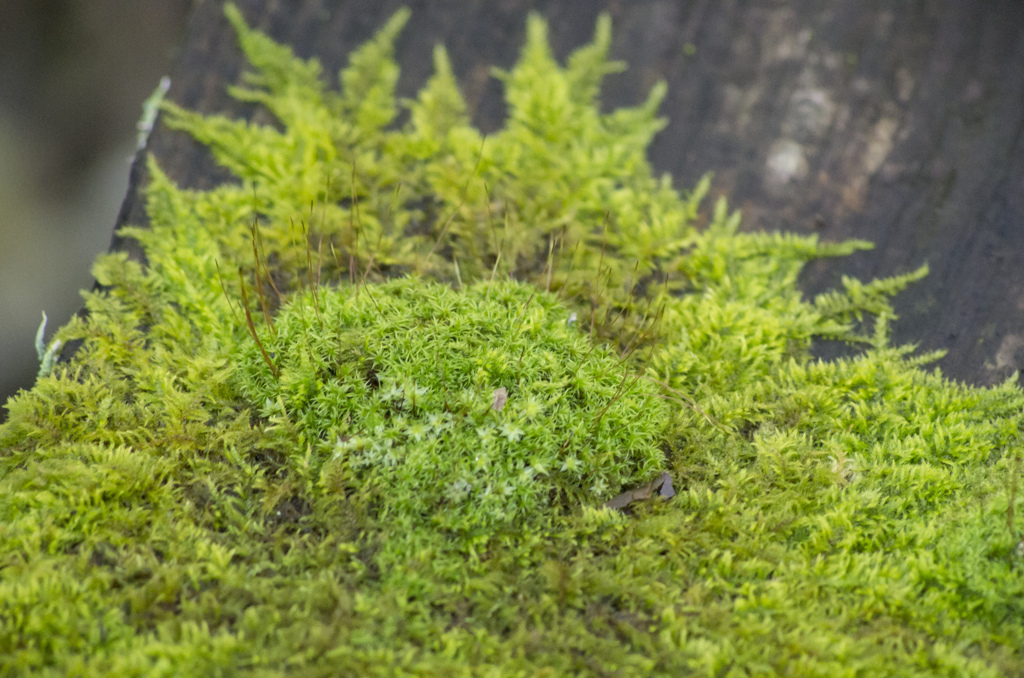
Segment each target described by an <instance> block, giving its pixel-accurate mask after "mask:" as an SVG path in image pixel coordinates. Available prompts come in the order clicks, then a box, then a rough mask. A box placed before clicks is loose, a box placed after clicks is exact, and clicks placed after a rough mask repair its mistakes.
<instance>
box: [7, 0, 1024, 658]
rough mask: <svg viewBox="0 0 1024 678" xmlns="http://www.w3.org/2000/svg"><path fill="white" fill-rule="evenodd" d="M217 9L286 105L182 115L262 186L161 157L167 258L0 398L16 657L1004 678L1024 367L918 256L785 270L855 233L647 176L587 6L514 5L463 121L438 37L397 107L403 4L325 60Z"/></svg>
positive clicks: (93, 313) (112, 258)
mask: <svg viewBox="0 0 1024 678" xmlns="http://www.w3.org/2000/svg"><path fill="white" fill-rule="evenodd" d="M227 11H228V16H229V18H231V20H232V22H233V23H234V25H235V26H236V28H237V30H238V34H239V41H240V44H241V45H242V48H243V50H244V51H245V53H246V56H247V57H248V59H249V60H250V62H251V63H252V64H253V66H254V72H253V73H251V74H249V75H248V76H247V78H246V87H241V88H235V89H233V90H232V92H233V93H234V94H235V95H236V96H239V97H241V98H244V99H247V100H251V101H255V102H258V103H260V104H261V105H263V106H265V107H266V108H267V109H268V110H269V111H270V112H271V113H272V114H273V115H275V116H276V117H277V118H278V121H279V122H280V125H278V126H276V127H269V126H260V125H254V124H249V123H245V122H240V121H235V120H228V119H226V118H223V117H217V116H213V117H209V118H204V117H202V116H198V115H196V114H194V113H190V112H188V111H184V110H182V109H180V108H177V107H175V106H173V105H167V106H166V107H165V109H164V113H165V116H166V122H167V123H168V124H170V125H172V126H174V127H176V128H179V129H182V130H184V131H186V132H188V133H190V134H192V135H193V136H195V137H196V138H198V139H200V140H201V141H203V142H204V143H207V144H209V145H210V147H211V149H212V151H213V153H214V156H215V157H216V158H217V159H218V160H219V161H220V162H221V163H223V164H224V165H225V166H226V167H227V168H228V169H230V170H231V171H232V172H234V173H235V174H236V175H237V176H239V177H240V178H241V179H243V180H244V182H245V185H225V186H222V187H219V188H216V189H215V190H212V191H206V192H190V191H184V190H181V189H179V188H178V187H177V186H175V185H174V183H173V182H172V181H171V180H170V179H169V178H168V177H167V176H166V175H165V174H163V173H162V172H161V171H160V168H159V167H158V166H157V165H156V163H155V162H153V163H151V165H150V169H151V182H150V184H149V187H148V210H149V214H150V218H151V228H149V229H126V230H125V232H126V233H130V234H133V235H134V236H135V237H136V238H138V240H139V241H140V242H141V244H142V246H143V247H144V248H145V252H146V259H147V266H146V267H145V268H143V267H141V266H139V265H138V264H136V263H134V262H131V261H128V260H127V258H126V257H125V256H124V255H104V256H102V257H100V259H99V260H98V261H97V264H96V266H95V268H94V271H95V274H96V277H97V280H98V281H99V282H100V283H101V284H102V285H103V286H104V288H103V290H102V291H98V292H91V293H87V294H86V295H85V297H86V305H87V307H88V309H89V317H88V319H86V320H81V319H79V320H74V321H73V322H72V323H70V324H69V325H68V326H66V327H64V328H63V329H61V330H60V331H59V332H58V337H57V339H58V340H61V341H65V342H68V341H72V340H81V341H82V347H81V349H80V350H79V351H78V352H77V354H76V355H75V356H74V358H73V359H72V360H71V361H70V362H66V363H63V364H58V365H57V366H56V367H55V368H54V369H53V372H52V373H51V374H49V375H48V376H43V377H41V378H40V379H39V380H38V382H37V384H36V385H35V387H34V388H33V389H32V390H31V391H30V392H27V393H22V394H20V395H19V396H17V397H16V398H14V399H12V400H11V401H10V402H9V403H8V404H7V407H8V410H9V413H10V416H9V420H8V422H7V423H6V424H5V425H3V426H2V427H0V673H4V674H13V675H18V674H32V675H69V674H70V675H75V674H86V675H112V674H113V675H116V674H124V675H260V676H267V675H284V674H299V675H325V676H326V675H330V676H334V675H380V674H386V675H439V674H451V675H474V676H475V675H495V676H506V675H544V674H555V675H637V676H639V675H767V674H773V673H782V674H799V675H822V676H836V675H900V676H910V675H928V676H933V675H977V676H997V675H1017V674H1020V673H1022V672H1024V657H1022V653H1021V648H1022V647H1024V622H1022V620H1024V578H1022V570H1024V545H1022V544H1024V538H1022V537H1024V535H1022V531H1021V527H1020V517H1019V516H1020V514H1021V511H1022V510H1024V499H1022V498H1021V496H1020V494H1021V493H1020V492H1018V485H1019V480H1020V476H1021V472H1022V466H1024V462H1022V459H1024V450H1022V440H1021V431H1022V430H1024V394H1022V392H1021V389H1020V388H1019V387H1018V386H1017V384H1016V383H1014V382H1012V381H1010V382H1007V383H1006V384H1004V385H1002V386H1000V387H998V388H992V389H977V388H968V387H965V386H961V385H958V384H954V383H950V382H948V381H946V380H945V379H943V378H942V376H941V374H939V373H938V372H937V371H934V372H927V371H926V370H925V369H924V368H925V366H927V364H928V363H929V361H931V360H932V359H934V357H935V356H934V355H925V356H916V355H914V354H913V349H912V348H908V347H893V346H891V345H890V341H889V332H888V323H889V321H890V320H891V318H892V309H891V307H890V305H889V301H888V299H889V297H890V296H891V295H892V294H894V293H896V292H898V291H899V290H900V289H902V288H903V287H904V286H906V285H907V284H909V283H911V282H912V281H913V280H914V279H916V278H918V277H920V276H921V275H923V274H924V272H925V271H924V269H920V270H917V271H911V272H908V273H905V274H903V275H900V276H896V277H894V278H890V279H886V280H880V281H874V282H869V283H862V282H860V281H856V280H844V281H843V289H842V290H838V291H834V292H829V293H826V294H822V295H820V296H819V297H817V298H815V299H805V298H804V296H803V295H802V294H801V293H800V291H799V289H798V288H797V286H796V280H797V276H798V275H799V273H800V271H801V269H802V267H803V266H804V264H805V263H806V262H807V261H809V260H811V259H813V258H815V257H821V256H838V255H842V254H847V253H849V252H852V251H854V250H856V249H861V248H864V247H867V246H868V245H867V244H866V243H862V242H850V243H841V244H836V245H824V244H821V243H819V242H818V241H817V240H816V239H815V238H813V237H800V236H794V235H784V234H761V233H743V232H740V231H739V229H738V227H739V220H740V217H739V215H738V214H736V213H730V212H729V210H728V208H727V206H726V204H725V201H724V200H720V201H719V202H718V203H717V204H716V205H715V206H714V209H713V210H710V211H709V212H708V213H707V214H705V215H701V214H700V213H699V206H700V202H701V199H702V197H703V196H704V195H705V193H706V192H707V190H708V185H709V184H708V182H707V181H703V182H701V184H700V185H698V186H697V187H696V188H695V189H694V191H693V192H692V193H691V194H689V195H688V196H680V195H679V194H677V193H676V192H675V190H673V189H672V187H671V183H670V182H669V181H668V180H667V179H664V178H663V179H657V178H655V177H653V176H652V174H651V171H650V168H649V167H648V165H647V163H646V161H645V159H644V149H645V146H646V144H647V143H648V142H649V141H650V139H651V137H652V135H653V134H654V133H655V132H656V131H657V129H658V128H659V126H660V125H661V124H662V123H661V121H660V120H658V119H657V118H656V108H657V103H658V100H659V97H660V94H661V92H662V88H661V87H660V86H659V87H657V88H655V90H654V91H653V92H652V95H651V97H650V99H649V100H648V101H647V102H646V103H645V104H644V105H642V106H640V107H638V108H635V109H625V110H617V111H612V112H610V113H602V112H600V111H599V110H598V107H597V105H596V102H597V93H598V90H599V87H600V82H601V78H602V76H603V75H604V74H605V73H607V72H609V71H611V70H615V69H617V68H619V66H618V65H616V64H611V63H608V62H607V60H606V56H607V49H608V44H609V40H610V38H609V36H610V26H609V22H608V21H607V20H606V19H602V20H601V21H600V22H599V23H598V26H597V30H596V31H595V39H594V42H593V43H592V44H590V45H586V46H584V47H582V48H580V49H579V50H577V51H576V52H575V53H574V54H573V55H572V56H571V57H570V59H569V62H568V64H567V65H566V67H564V68H563V67H561V66H559V65H558V64H557V63H555V61H554V59H553V58H552V57H551V53H550V50H549V48H548V46H547V42H546V40H545V36H544V31H545V27H544V23H543V21H542V20H540V19H539V18H537V17H533V18H531V19H530V22H529V26H528V31H527V35H528V39H527V44H526V46H525V48H524V50H523V54H522V57H521V58H520V60H519V62H518V63H517V64H516V65H515V67H514V68H512V69H511V70H510V71H508V72H503V73H499V76H500V77H501V78H502V80H503V82H504V83H505V86H506V98H507V102H508V110H509V119H508V123H507V124H506V126H505V128H504V129H503V130H501V131H500V132H498V133H496V134H494V135H492V136H489V137H488V140H487V142H486V143H482V142H481V139H482V137H481V135H480V134H479V132H477V131H476V130H475V129H473V128H472V126H471V125H470V124H469V121H468V119H467V116H466V112H465V105H464V103H463V101H462V98H461V95H460V94H459V91H458V88H457V86H456V83H455V81H454V78H453V77H452V74H451V69H450V68H449V66H448V63H447V59H446V57H445V55H444V51H443V49H441V48H438V50H437V51H436V53H435V64H436V66H437V68H436V73H435V75H434V76H433V77H432V78H431V79H430V81H429V82H428V83H427V84H426V85H425V87H424V89H423V90H422V91H421V92H420V94H419V95H418V96H417V97H416V99H415V100H414V101H412V102H410V103H409V104H408V106H409V109H410V116H409V119H408V122H407V123H406V124H403V125H396V124H394V120H395V115H396V112H397V110H398V108H397V105H396V103H395V98H394V84H395V82H396V80H397V66H396V64H395V63H394V60H393V58H392V51H393V49H392V45H393V41H394V39H395V36H396V35H397V33H398V31H399V29H400V28H401V25H402V23H403V21H404V20H405V17H406V16H407V14H406V13H404V12H403V13H399V14H398V15H396V17H395V18H394V19H392V20H391V21H390V22H389V23H388V24H387V25H386V26H385V27H384V28H383V29H382V30H381V32H380V33H379V34H378V36H377V37H376V38H375V39H374V40H372V41H371V42H369V43H368V44H367V45H365V46H363V47H362V48H360V49H359V50H357V52H355V53H354V54H353V56H352V58H351V61H350V65H349V66H348V67H346V68H345V69H344V70H343V71H342V73H341V74H340V77H339V81H340V83H341V86H342V87H341V91H340V92H334V91H332V90H330V89H329V88H328V87H326V86H325V85H324V83H323V82H322V79H321V70H320V67H319V64H317V63H316V62H315V61H314V60H311V61H301V60H298V59H295V58H294V56H293V55H292V54H291V53H290V51H289V50H288V49H287V48H285V47H281V46H279V45H276V44H274V43H273V42H272V41H270V40H269V39H268V38H267V37H266V36H263V35H261V34H260V33H258V32H256V31H253V30H251V29H249V28H248V27H247V26H245V24H244V22H243V21H242V20H241V17H240V15H239V13H238V12H237V10H235V9H233V8H232V7H231V6H230V5H229V6H228V10H227ZM311 204H313V205H314V207H313V209H310V205H311ZM257 216H258V222H257V221H256V218H257ZM698 226H699V227H698ZM218 262H219V266H218ZM236 270H237V271H240V273H241V274H240V275H239V276H238V277H237V278H236V277H235V275H234V273H235V271H236ZM222 273H223V274H224V275H223V276H222ZM228 273H230V275H228ZM395 278H397V279H395ZM509 278H514V279H515V280H518V281H520V282H519V283H512V282H509ZM389 279H395V280H390V281H389ZM456 290H457V291H456ZM278 291H279V293H278ZM239 303H241V304H242V306H243V307H244V308H242V309H241V311H242V312H239V309H238V305H239ZM563 306H564V308H563ZM573 314H575V317H576V318H578V320H577V321H576V322H575V323H574V322H572V318H573V317H574V316H573ZM581 328H582V329H585V332H581V331H580V329H581ZM821 337H825V338H829V339H837V340H841V341H846V342H848V343H850V344H851V345H852V346H853V347H854V351H853V355H852V357H849V358H844V359H839V360H835V361H830V362H825V361H820V360H815V359H814V358H813V357H812V355H811V346H812V342H813V341H814V340H815V339H816V338H821ZM261 348H262V351H261ZM264 353H265V355H264ZM502 388H504V389H505V391H504V395H505V397H506V402H505V404H504V405H503V406H502V407H501V409H500V411H499V410H498V409H497V407H496V404H497V403H498V401H500V398H498V396H497V393H496V392H499V391H500V389H502ZM651 389H655V390H653V391H652V390H651ZM654 396H657V400H655V399H654ZM389 455H390V456H389ZM662 468H664V469H666V470H667V471H668V472H670V473H671V475H672V477H673V480H674V484H675V486H676V489H677V490H678V495H677V496H676V497H675V498H674V499H672V500H671V501H668V502H660V501H656V502H640V503H637V504H634V505H632V506H630V507H629V509H628V512H626V513H618V512H613V511H610V510H608V509H603V508H599V502H600V501H601V500H602V499H604V498H606V497H607V496H608V494H611V493H614V492H616V491H617V490H618V489H620V488H619V487H616V485H626V486H629V485H630V484H631V483H633V482H636V481H641V480H647V479H648V478H650V476H651V475H653V474H654V472H656V471H658V470H660V469H662ZM602 482H603V483H604V484H603V485H602ZM499 488H500V490H501V491H500V492H498V491H496V490H498V489H499ZM488 490H491V491H490V492H489V491H488ZM506 492H507V494H506Z"/></svg>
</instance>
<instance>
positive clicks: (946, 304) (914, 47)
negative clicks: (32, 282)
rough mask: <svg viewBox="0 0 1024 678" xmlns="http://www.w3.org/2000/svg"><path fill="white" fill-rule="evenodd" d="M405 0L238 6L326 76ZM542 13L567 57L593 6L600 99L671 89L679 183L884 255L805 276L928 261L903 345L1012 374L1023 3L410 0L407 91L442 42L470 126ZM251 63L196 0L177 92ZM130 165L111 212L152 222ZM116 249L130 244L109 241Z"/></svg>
mask: <svg viewBox="0 0 1024 678" xmlns="http://www.w3.org/2000/svg"><path fill="white" fill-rule="evenodd" d="M405 4H407V3H403V2H399V1H396V0H388V1H385V2H381V1H378V0H346V2H341V3H327V2H324V1H323V0H303V1H302V2H295V3H274V2H267V1H266V0H243V1H241V2H239V7H240V8H241V9H242V11H243V13H244V15H245V17H246V19H247V20H248V21H249V22H250V23H251V24H252V25H254V26H256V27H258V28H260V29H261V30H264V31H266V32H267V33H268V34H269V35H270V36H271V37H273V38H275V39H276V40H278V41H281V42H283V43H286V44H289V45H292V46H293V47H294V49H295V50H296V53H297V54H298V55H299V56H302V57H304V58H308V57H310V56H313V55H315V56H317V57H318V58H319V59H320V60H321V62H322V63H323V65H324V67H325V72H326V73H335V72H337V71H338V69H339V68H341V67H342V66H343V65H344V63H345V58H346V55H347V54H348V53H349V52H350V51H351V50H352V48H354V47H355V46H357V45H359V44H361V43H363V42H364V41H365V40H367V39H368V38H369V37H370V36H371V35H372V33H373V31H374V30H376V28H377V27H379V26H380V25H382V23H383V22H384V21H385V20H386V18H387V17H389V16H391V15H392V13H393V12H394V11H395V10H396V9H397V8H398V7H400V6H403V5H405ZM532 9H534V10H538V11H540V12H541V13H542V14H543V15H544V16H545V17H546V18H547V19H548V20H549V22H550V34H551V36H550V37H551V42H552V46H553V49H554V51H555V54H556V55H557V56H558V57H559V58H562V57H564V56H565V55H566V54H567V53H568V52H569V51H570V50H571V49H572V48H573V47H575V46H577V45H580V44H583V43H585V42H586V41H587V40H588V39H589V38H590V36H591V33H592V30H593V26H594V21H595V19H596V17H597V15H598V13H600V12H601V11H608V12H609V13H610V14H611V17H612V21H613V24H614V26H615V31H614V41H613V43H612V50H611V52H612V54H611V55H612V57H613V58H616V59H622V60H623V61H625V62H626V63H628V64H629V70H628V71H627V72H625V73H622V74H613V75H611V76H610V77H609V78H608V79H607V81H606V84H605V87H604V92H603V99H604V103H605V105H606V107H608V108H615V107H619V106H623V105H630V104H632V103H633V102H636V101H639V100H642V99H643V98H644V97H645V96H646V93H647V92H648V91H649V90H650V88H651V86H652V84H653V83H654V82H656V81H657V80H659V79H665V80H667V82H668V96H667V98H666V99H665V101H664V103H663V105H662V107H661V114H662V115H664V116H666V117H667V118H668V121H669V124H668V126H667V127H666V128H665V130H663V131H662V132H661V133H660V134H659V136H658V137H657V138H656V140H655V143H654V144H653V146H652V148H651V151H650V158H651V161H652V163H653V165H654V167H655V170H656V171H658V172H669V173H671V174H672V176H673V177H674V180H675V182H676V186H677V188H681V189H682V188H687V187H690V186H692V185H694V184H695V183H696V181H697V179H698V178H699V177H700V176H701V175H703V174H704V173H705V172H708V171H711V172H714V181H713V189H712V193H713V194H722V195H726V196H728V198H729V200H730V202H731V203H732V204H734V205H736V206H738V207H740V208H741V209H742V210H743V212H744V221H743V228H744V229H745V230H759V229H770V230H775V229H781V230H786V231H790V232H796V233H814V232H817V233H818V234H819V235H820V236H821V237H822V239H824V240H832V241H836V240H843V239H847V238H851V237H855V238H860V239H864V240H869V241H871V242H874V243H876V249H874V250H873V251H869V252H862V253H859V254H857V255H855V256H852V257H848V258H844V259H842V260H829V261H827V262H819V263H816V264H813V265H812V266H810V267H809V268H808V270H807V271H805V273H804V276H803V279H804V284H805V289H807V290H808V291H809V292H817V291H820V290H822V289H825V288H827V287H831V286H833V285H835V284H836V283H837V282H838V279H839V277H840V276H841V275H854V276H856V277H858V278H861V279H869V278H872V277H880V276H887V275H893V274H900V273H904V272H907V271H909V270H913V269H916V268H917V267H919V266H920V265H921V264H923V263H926V262H927V263H928V264H929V267H930V271H931V273H930V275H929V276H928V277H927V278H926V279H925V280H923V281H921V282H919V283H917V284H916V285H913V286H912V287H911V288H910V289H909V290H908V291H907V292H906V293H904V294H903V295H901V296H900V297H899V298H898V299H897V300H896V310H897V312H898V313H899V315H900V319H899V321H897V322H896V323H895V325H894V338H895V340H896V342H897V343H902V342H917V343H919V344H920V346H921V347H922V349H925V350H935V349H941V350H946V351H948V354H947V356H946V357H945V358H944V359H943V360H941V361H940V362H939V366H940V367H941V368H942V369H943V371H944V373H946V374H947V375H948V376H951V377H953V378H956V379H962V380H965V381H968V382H972V383H995V382H997V381H1000V380H1001V379H1003V378H1005V377H1007V376H1009V375H1011V374H1013V373H1014V372H1016V371H1017V370H1018V369H1020V368H1021V367H1024V315H1022V314H1021V312H1020V309H1021V308H1022V307H1024V238H1021V237H1019V231H1020V229H1021V228H1024V189H1022V186H1024V135H1022V134H1021V130H1022V129H1024V108H1022V107H1021V105H1020V102H1021V101H1022V98H1024V69H1022V68H1021V64H1022V63H1024V5H1022V4H1021V3H1019V2H1015V1H1014V0H996V1H994V2H990V1H988V0H984V1H982V0H975V1H973V2H961V3H948V2H941V1H940V0H930V1H928V2H919V3H899V4H895V5H892V4H889V3H878V2H867V3H865V2H862V0H825V1H819V0H815V1H813V2H811V1H809V0H804V1H802V2H790V3H781V4H780V3H777V2H770V1H768V0H757V1H753V2H742V3H714V2H677V1H676V0H650V1H646V2H627V3H618V2H578V1H576V0H573V1H572V2H559V1H541V2H527V1H524V0H498V1H491V0H488V1H487V2H482V1H473V2H470V1H466V2H458V3H427V2H415V3H412V10H413V12H412V18H411V22H410V25H409V27H408V28H407V30H405V31H404V33H403V35H402V36H401V37H400V39H399V41H398V44H397V58H398V61H399V63H400V65H401V67H402V73H401V79H400V81H399V94H401V95H404V96H410V95H412V94H413V93H414V92H416V91H417V90H418V89H419V87H420V86H422V84H423V83H424V82H425V81H426V79H427V77H428V76H429V74H430V70H431V59H430V52H431V49H432V48H433V45H434V44H435V43H438V42H440V43H443V44H444V45H446V46H447V48H448V50H449V54H450V55H451V59H452V62H453V67H454V71H455V74H456V76H457V78H458V79H459V82H460V83H461V85H462V87H463V91H464V93H465V96H466V99H467V103H468V105H469V108H470V111H471V114H472V117H473V120H474V122H475V123H476V125H477V126H478V127H479V128H480V129H482V130H484V131H487V130H493V129H496V128H498V127H499V126H500V124H501V121H502V119H503V115H504V109H503V104H502V99H501V86H500V83H499V82H497V81H496V80H494V79H493V78H492V77H491V67H492V66H494V65H497V66H500V67H503V68H506V67H509V66H510V65H511V64H512V63H513V62H514V60H515V57H516V54H517V50H518V48H519V46H520V45H521V44H522V42H523V31H524V26H525V16H526V14H527V12H528V11H529V10H532ZM242 70H243V62H242V58H241V53H240V51H239V49H238V47H237V44H236V42H235V41H234V39H233V37H232V32H231V28H230V26H229V25H228V23H227V21H226V20H225V19H224V15H223V11H222V8H221V3H220V2H205V3H199V4H198V5H197V7H196V10H195V13H194V16H193V18H192V21H191V24H190V27H189V29H188V32H187V35H186V38H185V42H184V45H183V47H182V50H181V54H180V58H179V60H178V65H177V68H176V70H175V72H174V73H173V78H172V79H173V85H172V88H171V91H170V98H171V99H172V100H174V101H176V102H177V103H179V104H181V105H182V106H184V107H186V108H190V109H193V110H197V111H200V112H202V113H212V112H224V113H226V114H228V115H232V116H234V115H240V116H252V115H254V114H255V113H254V111H255V108H254V107H252V106H249V105H246V104H242V103H239V102H237V101H235V100H233V99H231V98H230V97H229V96H228V95H227V93H226V86H227V85H230V84H233V83H236V82H237V81H238V79H239V74H240V73H241V71H242ZM149 150H150V152H151V153H153V154H155V155H156V157H157V158H158V159H159V161H160V163H161V165H162V166H163V167H165V168H167V171H168V172H169V174H170V176H171V177H172V178H174V179H175V180H177V181H179V182H181V183H182V184H183V185H185V186H192V187H197V188H209V187H211V186H213V185H216V184H218V183H220V182H223V181H226V180H228V179H229V177H228V175H226V174H225V173H224V171H223V170H221V169H218V168H217V167H216V165H215V164H214V163H213V162H212V161H211V160H210V159H209V156H208V154H207V153H206V152H205V151H204V150H203V149H202V148H201V147H200V146H199V145H197V144H195V143H194V142H192V141H190V140H189V139H188V138H187V137H186V136H185V135H183V134H179V133H173V132H170V131H168V130H167V129H165V128H163V127H160V126H158V127H157V129H156V130H155V132H154V133H153V135H152V137H151V139H150V144H149ZM145 181H146V177H145V171H144V163H142V162H140V163H137V164H136V167H135V170H134V171H133V174H132V184H131V188H130V190H129V193H128V196H127V198H126V200H125V203H124V206H123V209H122V211H121V214H120V217H119V219H118V225H122V224H127V223H130V224H142V223H145V221H146V216H145V211H144V209H143V201H142V199H141V197H140V193H139V191H140V189H141V188H142V186H144V184H145ZM112 247H113V248H114V249H115V250H125V249H127V250H131V248H132V247H133V244H132V242H131V241H130V240H126V239H121V238H117V237H115V239H114V242H113V245H112Z"/></svg>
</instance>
